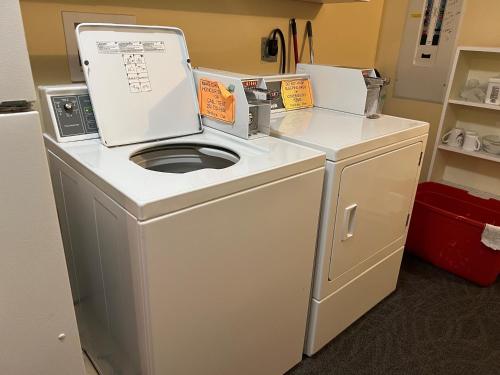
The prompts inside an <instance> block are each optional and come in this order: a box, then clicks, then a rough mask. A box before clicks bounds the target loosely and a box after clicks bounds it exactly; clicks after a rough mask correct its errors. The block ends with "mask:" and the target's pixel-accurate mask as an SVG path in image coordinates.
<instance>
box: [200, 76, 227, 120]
mask: <svg viewBox="0 0 500 375" xmlns="http://www.w3.org/2000/svg"><path fill="white" fill-rule="evenodd" d="M198 102H199V104H200V111H201V114H202V115H203V116H207V117H211V118H213V119H216V120H219V121H223V122H227V123H229V124H233V123H234V104H235V103H234V95H233V94H232V93H230V92H229V91H228V90H227V89H226V88H225V87H224V85H223V84H222V83H220V82H217V81H211V80H208V79H204V78H202V79H200V81H199V83H198Z"/></svg>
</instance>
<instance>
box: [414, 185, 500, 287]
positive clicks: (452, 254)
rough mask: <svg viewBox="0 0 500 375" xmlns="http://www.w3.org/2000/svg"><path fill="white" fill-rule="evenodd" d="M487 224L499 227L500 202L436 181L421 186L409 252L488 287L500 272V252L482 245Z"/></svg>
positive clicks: (416, 201) (416, 200) (415, 207)
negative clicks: (482, 237)
mask: <svg viewBox="0 0 500 375" xmlns="http://www.w3.org/2000/svg"><path fill="white" fill-rule="evenodd" d="M485 224H491V225H495V226H500V201H498V200H496V199H482V198H478V197H475V196H472V195H470V194H469V193H468V192H467V191H465V190H462V189H457V188H453V187H451V186H447V185H443V184H438V183H434V182H424V183H422V184H420V185H419V187H418V190H417V196H416V198H415V206H414V208H413V214H412V219H411V223H410V229H409V233H408V240H407V242H406V250H407V251H409V252H410V253H412V254H415V255H417V256H419V257H420V258H422V259H424V260H427V261H429V262H430V263H432V264H434V265H435V266H438V267H440V268H443V269H445V270H447V271H450V272H452V273H454V274H456V275H459V276H461V277H464V278H466V279H468V280H470V281H472V282H474V283H476V284H479V285H482V286H488V285H491V284H493V283H494V282H495V280H496V278H497V276H498V274H499V273H500V251H495V250H492V249H490V248H488V247H487V246H485V245H483V244H482V242H481V235H482V233H483V230H484V227H485Z"/></svg>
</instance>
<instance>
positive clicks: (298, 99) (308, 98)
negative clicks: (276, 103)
mask: <svg viewBox="0 0 500 375" xmlns="http://www.w3.org/2000/svg"><path fill="white" fill-rule="evenodd" d="M281 98H282V99H283V105H284V106H285V108H286V109H287V110H290V109H300V108H310V107H312V106H313V97H312V92H311V82H310V81H309V79H304V78H301V79H290V80H284V81H282V83H281Z"/></svg>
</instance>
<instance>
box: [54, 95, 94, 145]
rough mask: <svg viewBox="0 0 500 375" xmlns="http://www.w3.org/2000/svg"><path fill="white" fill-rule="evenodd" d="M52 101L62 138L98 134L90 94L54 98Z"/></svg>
mask: <svg viewBox="0 0 500 375" xmlns="http://www.w3.org/2000/svg"><path fill="white" fill-rule="evenodd" d="M51 99H52V108H53V110H54V115H55V117H56V121H57V126H58V130H59V135H60V136H61V137H70V136H73V135H83V134H91V133H97V123H96V121H95V117H94V111H93V110H92V103H91V102H90V97H89V95H88V94H81V95H67V96H53V97H51Z"/></svg>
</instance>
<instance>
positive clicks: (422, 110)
mask: <svg viewBox="0 0 500 375" xmlns="http://www.w3.org/2000/svg"><path fill="white" fill-rule="evenodd" d="M408 2H409V0H385V4H384V10H383V15H382V22H381V28H380V35H379V43H378V50H377V56H376V64H375V65H376V66H377V67H378V68H379V69H380V71H381V72H382V73H383V74H385V75H388V76H389V77H392V78H394V77H395V76H396V64H397V62H398V55H399V46H400V43H401V36H402V33H403V29H404V24H405V18H406V10H407V7H408ZM499 15H500V0H466V7H465V13H464V18H463V21H462V27H461V29H460V33H459V45H469V46H490V47H498V46H500V28H499V27H498V25H499ZM393 88H394V86H393V85H391V86H390V88H389V90H388V96H387V101H386V104H385V107H384V112H385V113H388V114H392V115H396V116H402V117H409V118H415V119H418V120H423V121H428V122H429V123H430V124H431V131H430V139H429V142H428V144H427V151H426V154H425V158H424V165H423V169H422V178H426V176H427V171H428V168H429V164H430V161H431V160H430V159H431V156H432V150H433V147H434V141H435V135H436V132H437V128H438V126H439V119H440V116H441V110H442V105H441V104H436V103H430V102H424V101H416V100H408V99H401V98H395V97H393V96H392V90H393Z"/></svg>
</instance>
